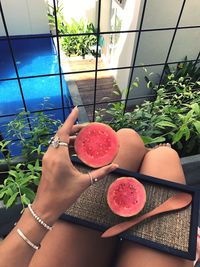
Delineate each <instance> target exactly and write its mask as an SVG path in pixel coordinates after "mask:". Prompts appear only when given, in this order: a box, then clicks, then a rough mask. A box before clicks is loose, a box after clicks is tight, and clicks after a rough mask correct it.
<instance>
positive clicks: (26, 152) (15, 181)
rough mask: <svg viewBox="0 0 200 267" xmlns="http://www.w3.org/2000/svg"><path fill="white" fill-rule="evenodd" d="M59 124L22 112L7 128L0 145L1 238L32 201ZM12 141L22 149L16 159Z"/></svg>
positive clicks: (56, 121) (42, 116) (38, 115)
mask: <svg viewBox="0 0 200 267" xmlns="http://www.w3.org/2000/svg"><path fill="white" fill-rule="evenodd" d="M60 124H61V122H60V121H58V120H54V119H53V118H51V117H49V116H47V115H46V114H45V113H43V112H39V113H35V114H30V113H29V112H24V111H22V112H20V113H19V114H18V115H17V116H16V118H15V119H14V120H12V121H11V122H10V123H8V124H7V126H6V132H7V136H5V138H4V140H2V141H0V152H1V157H2V160H0V218H1V220H0V236H4V235H6V234H7V233H8V232H9V231H10V230H11V229H12V227H13V225H14V223H15V222H16V221H17V220H18V218H19V217H20V215H21V212H22V211H23V209H24V208H25V206H26V205H28V204H29V203H31V202H32V201H33V199H34V198H35V193H36V190H37V186H38V183H39V180H40V176H41V170H42V168H41V159H42V156H43V154H44V151H45V149H46V148H47V145H48V139H49V135H51V134H52V133H53V132H54V131H55V129H57V128H58V126H59V125H60ZM11 137H12V138H11ZM13 138H14V139H15V140H17V142H18V146H20V148H21V153H20V155H17V156H15V157H13V156H12V153H11V152H10V148H11V146H12V143H13V141H12V140H13Z"/></svg>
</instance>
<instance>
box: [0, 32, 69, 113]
mask: <svg viewBox="0 0 200 267" xmlns="http://www.w3.org/2000/svg"><path fill="white" fill-rule="evenodd" d="M11 43H12V48H13V52H14V56H15V59H16V64H17V69H18V73H19V76H20V77H27V76H36V75H44V74H58V73H59V66H58V56H57V54H56V50H55V47H54V45H53V43H52V39H51V38H50V37H47V38H34V39H15V40H12V41H11ZM16 77H17V76H16V72H15V69H14V65H13V62H12V58H11V54H10V51H9V46H8V42H7V41H6V40H0V79H7V78H16ZM62 85H63V92H64V96H65V99H64V101H65V107H70V106H72V102H71V97H70V94H69V90H68V87H67V83H66V81H65V79H64V77H62ZM21 86H22V91H23V95H24V99H25V102H26V106H27V109H28V110H29V111H36V110H40V109H43V107H42V103H43V102H44V98H46V99H48V103H49V104H48V105H47V106H45V108H48V107H49V108H61V107H62V98H61V89H60V77H59V76H49V77H39V78H26V79H21ZM23 107H24V106H23V102H22V97H21V93H20V87H19V84H18V81H17V80H10V81H0V115H8V114H14V113H17V112H19V109H20V108H23Z"/></svg>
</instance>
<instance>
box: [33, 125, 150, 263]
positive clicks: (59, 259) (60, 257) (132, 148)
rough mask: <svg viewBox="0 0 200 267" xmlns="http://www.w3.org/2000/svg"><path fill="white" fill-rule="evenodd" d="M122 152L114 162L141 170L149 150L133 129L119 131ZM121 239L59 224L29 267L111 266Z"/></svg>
mask: <svg viewBox="0 0 200 267" xmlns="http://www.w3.org/2000/svg"><path fill="white" fill-rule="evenodd" d="M117 135H118V139H119V144H120V149H119V153H118V155H117V157H116V158H115V160H114V162H115V163H117V164H118V165H119V167H120V168H124V169H127V170H130V171H138V169H139V167H140V165H141V162H142V159H143V157H144V155H145V154H146V152H147V150H146V148H145V146H144V143H143V141H142V139H141V138H140V136H139V135H138V134H137V133H136V132H135V131H134V130H131V129H121V130H119V131H118V132H117ZM117 247H118V239H117V238H112V239H102V238H101V237H100V233H99V232H97V231H94V230H91V229H88V228H85V227H81V226H78V225H74V224H71V223H66V222H61V221H59V222H58V223H57V224H56V226H55V227H54V230H53V231H52V232H49V233H48V234H47V236H46V237H45V238H44V240H43V242H42V247H41V249H40V251H38V252H37V253H36V254H35V256H34V257H33V260H32V262H31V265H30V267H38V266H40V267H55V266H56V267H65V266H66V267H79V266H80V267H84V266H87V267H90V266H91V267H94V266H95V267H104V266H105V267H110V266H111V262H112V259H113V256H114V254H115V253H116V248H117Z"/></svg>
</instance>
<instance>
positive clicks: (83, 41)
mask: <svg viewBox="0 0 200 267" xmlns="http://www.w3.org/2000/svg"><path fill="white" fill-rule="evenodd" d="M56 17H57V26H58V33H59V34H70V36H63V37H62V38H61V39H60V40H61V46H62V49H63V51H64V52H65V53H66V55H67V56H71V55H76V56H83V57H85V55H86V54H88V53H90V52H91V51H90V48H91V47H92V46H93V45H95V44H96V43H97V37H96V35H95V28H94V25H93V23H88V22H87V21H85V20H84V19H80V20H79V21H76V20H75V19H73V18H72V19H71V23H68V22H67V21H66V20H65V18H64V15H63V4H62V3H60V2H59V1H58V3H57V8H56ZM48 19H49V24H50V27H51V28H52V29H53V30H55V29H56V25H55V13H54V7H53V6H51V5H49V11H48ZM87 33H90V34H89V35H87ZM81 34H83V35H81Z"/></svg>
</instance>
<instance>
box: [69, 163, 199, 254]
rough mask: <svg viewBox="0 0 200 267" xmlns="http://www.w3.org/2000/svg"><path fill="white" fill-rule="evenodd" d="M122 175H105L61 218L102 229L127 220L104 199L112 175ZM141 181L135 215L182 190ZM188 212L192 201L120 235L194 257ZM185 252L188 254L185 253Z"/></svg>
mask: <svg viewBox="0 0 200 267" xmlns="http://www.w3.org/2000/svg"><path fill="white" fill-rule="evenodd" d="M76 166H77V168H78V169H80V170H81V171H82V172H88V171H89V168H88V167H86V166H83V165H80V164H76ZM122 174H123V172H115V173H112V174H109V175H108V176H107V177H105V178H104V179H103V180H101V181H99V182H98V183H96V184H94V185H92V186H90V187H89V188H88V189H87V190H86V191H85V192H84V193H83V194H82V195H81V196H80V197H79V199H78V200H77V201H76V202H75V203H74V204H73V205H72V206H71V207H70V208H69V209H68V210H67V211H66V213H65V214H66V215H67V216H65V217H64V219H67V218H68V219H69V218H70V220H72V221H74V222H77V223H79V224H84V225H87V226H88V227H92V228H96V229H99V230H100V229H101V230H102V231H103V230H105V229H107V228H108V227H110V226H112V225H115V224H117V223H119V222H122V221H124V220H127V219H124V218H121V217H119V216H117V215H115V214H113V213H112V212H111V211H110V209H109V207H108V205H107V202H106V192H107V189H108V187H109V185H110V184H111V183H112V182H113V181H114V180H115V179H116V178H118V177H122V176H123V175H122ZM125 176H127V175H125ZM140 181H141V180H140ZM141 182H142V183H143V185H144V186H145V189H146V193H147V201H146V204H145V207H144V209H143V211H142V212H141V213H140V214H139V215H141V214H143V213H146V212H148V211H150V210H152V209H153V208H155V207H156V206H158V205H160V204H161V203H162V202H164V201H165V200H166V199H168V198H169V197H170V196H172V195H173V194H176V193H177V192H179V191H183V190H182V189H181V190H179V189H177V188H175V189H174V188H173V187H169V186H167V185H163V184H156V183H153V182H152V181H151V180H150V181H149V180H142V181H141ZM191 212H192V204H190V205H189V206H188V207H186V208H184V209H182V210H179V211H173V212H169V213H165V214H160V215H157V216H156V217H153V218H150V219H147V220H145V221H143V222H141V223H140V224H138V225H136V226H134V227H132V228H130V229H129V230H128V231H126V232H124V234H122V235H121V236H122V237H124V238H127V239H129V240H134V241H138V240H139V241H141V240H143V241H144V240H145V241H147V243H148V244H147V245H150V246H151V245H152V244H154V243H155V244H159V249H161V250H162V248H163V251H167V252H170V253H173V254H177V253H175V252H176V251H180V252H182V255H180V256H183V257H186V258H191V257H194V255H191V251H190V248H189V246H190V241H191V235H190V234H191ZM73 218H74V220H73ZM98 226H99V227H98ZM148 241H149V242H148ZM189 251H190V253H189ZM188 253H189V255H188V256H187V254H188Z"/></svg>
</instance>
